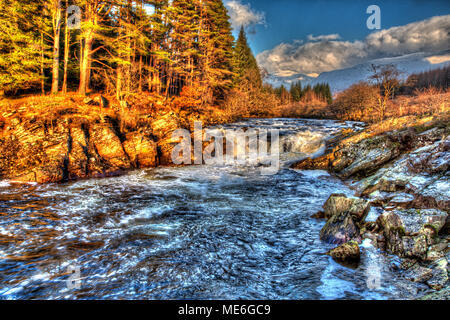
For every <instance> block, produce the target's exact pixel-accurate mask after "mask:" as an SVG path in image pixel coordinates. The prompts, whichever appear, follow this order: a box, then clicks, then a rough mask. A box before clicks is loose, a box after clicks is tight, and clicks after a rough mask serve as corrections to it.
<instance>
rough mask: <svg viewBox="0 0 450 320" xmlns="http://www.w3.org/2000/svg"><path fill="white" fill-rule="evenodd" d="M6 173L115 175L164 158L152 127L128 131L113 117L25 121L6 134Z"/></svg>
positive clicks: (32, 177) (27, 177) (0, 158)
mask: <svg viewBox="0 0 450 320" xmlns="http://www.w3.org/2000/svg"><path fill="white" fill-rule="evenodd" d="M0 153H1V155H0V168H1V174H2V176H3V178H7V179H12V180H16V181H27V182H38V183H45V182H61V181H65V180H74V179H80V178H88V177H104V176H110V175H115V174H118V173H120V172H123V171H124V170H127V169H133V168H141V167H154V166H156V165H157V164H158V162H159V158H158V152H157V143H156V141H154V138H153V137H152V136H151V133H149V132H145V131H144V132H132V133H129V134H127V135H125V136H123V135H122V134H121V133H120V132H118V131H117V128H115V127H114V125H113V124H112V123H110V122H104V123H90V122H83V123H70V122H68V121H64V120H62V121H59V120H58V121H56V123H55V122H54V123H53V126H52V127H51V128H49V127H48V126H47V125H46V124H45V123H42V122H29V121H27V122H22V123H18V124H17V125H16V126H14V128H11V129H10V130H9V134H8V135H7V136H6V137H5V138H3V139H2V140H1V144H0Z"/></svg>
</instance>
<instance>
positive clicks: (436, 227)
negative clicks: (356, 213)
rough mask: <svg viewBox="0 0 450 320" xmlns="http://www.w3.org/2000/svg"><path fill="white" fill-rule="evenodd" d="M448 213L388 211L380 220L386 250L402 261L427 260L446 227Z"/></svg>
mask: <svg viewBox="0 0 450 320" xmlns="http://www.w3.org/2000/svg"><path fill="white" fill-rule="evenodd" d="M446 219H447V213H445V212H443V211H439V210H435V209H407V210H394V211H385V212H384V213H383V214H382V215H380V216H379V217H378V219H377V224H378V225H379V227H380V228H381V230H382V232H383V235H384V241H385V246H386V247H385V249H386V250H387V251H389V252H392V253H394V254H397V255H399V256H401V257H413V258H417V259H421V260H423V259H426V257H427V252H428V248H429V246H430V245H432V244H433V242H434V237H435V236H436V235H437V234H438V233H439V231H440V230H441V229H442V228H443V227H444V225H445V223H446Z"/></svg>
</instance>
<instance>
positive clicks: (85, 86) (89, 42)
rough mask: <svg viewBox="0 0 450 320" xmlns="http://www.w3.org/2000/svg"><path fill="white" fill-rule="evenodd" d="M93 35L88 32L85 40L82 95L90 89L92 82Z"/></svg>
mask: <svg viewBox="0 0 450 320" xmlns="http://www.w3.org/2000/svg"><path fill="white" fill-rule="evenodd" d="M93 41H94V39H93V35H92V30H89V31H87V34H86V38H85V40H84V48H83V59H82V61H81V68H80V87H79V90H78V91H79V93H80V94H82V95H85V94H86V92H87V90H88V88H89V80H90V71H91V70H90V69H91V68H90V66H91V63H90V60H91V59H90V54H91V50H92V43H93Z"/></svg>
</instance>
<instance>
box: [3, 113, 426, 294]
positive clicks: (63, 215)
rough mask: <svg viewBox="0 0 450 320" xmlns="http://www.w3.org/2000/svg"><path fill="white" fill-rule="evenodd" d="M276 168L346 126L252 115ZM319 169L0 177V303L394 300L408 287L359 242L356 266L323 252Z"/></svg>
mask: <svg viewBox="0 0 450 320" xmlns="http://www.w3.org/2000/svg"><path fill="white" fill-rule="evenodd" d="M239 127H254V128H276V129H280V131H281V133H280V134H281V140H280V141H281V143H280V148H281V151H282V155H281V158H282V159H283V163H287V162H288V161H289V160H292V159H294V158H301V157H304V156H305V155H308V154H309V155H311V154H319V153H320V152H323V149H324V140H325V139H327V138H329V137H331V136H332V135H333V134H336V133H337V132H339V130H341V129H342V128H347V127H352V128H355V129H358V128H360V124H358V123H351V122H347V123H338V122H334V121H319V120H299V119H297V120H287V119H271V120H265V119H259V120H249V121H245V122H241V123H236V124H233V125H228V126H226V128H239ZM333 192H340V193H345V194H348V195H351V194H352V192H351V191H350V190H349V189H348V188H347V187H346V186H345V185H344V184H343V183H342V182H340V181H339V180H337V179H335V178H333V177H331V176H330V175H328V174H327V173H326V172H324V171H298V170H291V169H288V168H287V167H286V166H284V167H282V168H281V169H280V171H279V172H278V174H276V175H273V176H264V175H261V174H260V170H259V169H258V168H254V167H250V166H241V167H239V166H190V167H176V168H175V167H174V168H172V167H166V168H162V167H161V168H156V169H148V170H138V171H135V172H130V173H128V174H126V175H124V176H121V177H113V178H106V179H90V180H84V181H78V182H71V183H64V184H49V185H32V184H14V183H10V182H7V181H0V299H340V298H342V299H394V298H411V297H414V296H416V295H417V294H418V290H420V288H419V287H416V286H415V285H412V284H411V283H410V282H408V281H406V280H403V279H402V278H401V277H400V275H399V274H398V273H397V272H396V271H395V270H394V269H395V268H393V267H392V265H393V264H392V257H389V256H386V255H384V254H382V253H380V252H378V251H377V250H376V249H375V248H373V247H372V246H371V245H370V243H369V242H368V241H365V242H364V243H363V245H362V260H361V263H360V264H359V266H358V267H356V268H353V269H352V268H347V267H344V266H341V265H339V264H337V263H336V262H334V261H333V260H332V259H331V258H330V257H328V256H325V255H324V254H323V253H324V252H326V251H327V250H328V249H330V248H331V246H330V245H327V244H325V243H322V242H321V241H320V240H319V231H320V229H321V227H322V226H323V224H324V221H319V220H316V219H313V218H311V215H312V214H314V213H315V212H317V211H318V210H320V208H321V205H322V204H323V203H324V201H325V200H326V199H327V198H328V196H329V195H330V194H331V193H333Z"/></svg>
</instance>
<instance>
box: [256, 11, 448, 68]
mask: <svg viewBox="0 0 450 320" xmlns="http://www.w3.org/2000/svg"><path fill="white" fill-rule="evenodd" d="M339 39H340V37H339V35H338V34H331V35H320V36H316V37H314V36H313V35H309V36H308V41H309V42H306V43H304V44H303V43H299V42H294V43H281V44H279V45H278V46H276V47H275V48H273V49H271V50H266V51H264V52H262V53H260V54H259V55H258V56H257V60H258V63H259V64H260V66H261V67H263V68H265V69H266V70H267V71H268V72H269V73H270V74H273V75H277V76H286V75H294V74H296V73H303V74H308V73H322V72H326V71H332V70H337V69H342V68H347V67H350V66H353V65H355V64H358V63H362V62H364V61H367V60H369V59H375V58H383V57H392V56H397V55H404V54H409V53H414V52H422V51H423V52H437V51H441V50H447V49H450V15H446V16H438V17H433V18H430V19H427V20H423V21H419V22H414V23H410V24H407V25H404V26H399V27H393V28H390V29H386V30H381V31H377V32H374V33H372V34H370V35H369V36H367V37H366V39H365V40H363V41H358V40H357V41H343V40H339Z"/></svg>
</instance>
